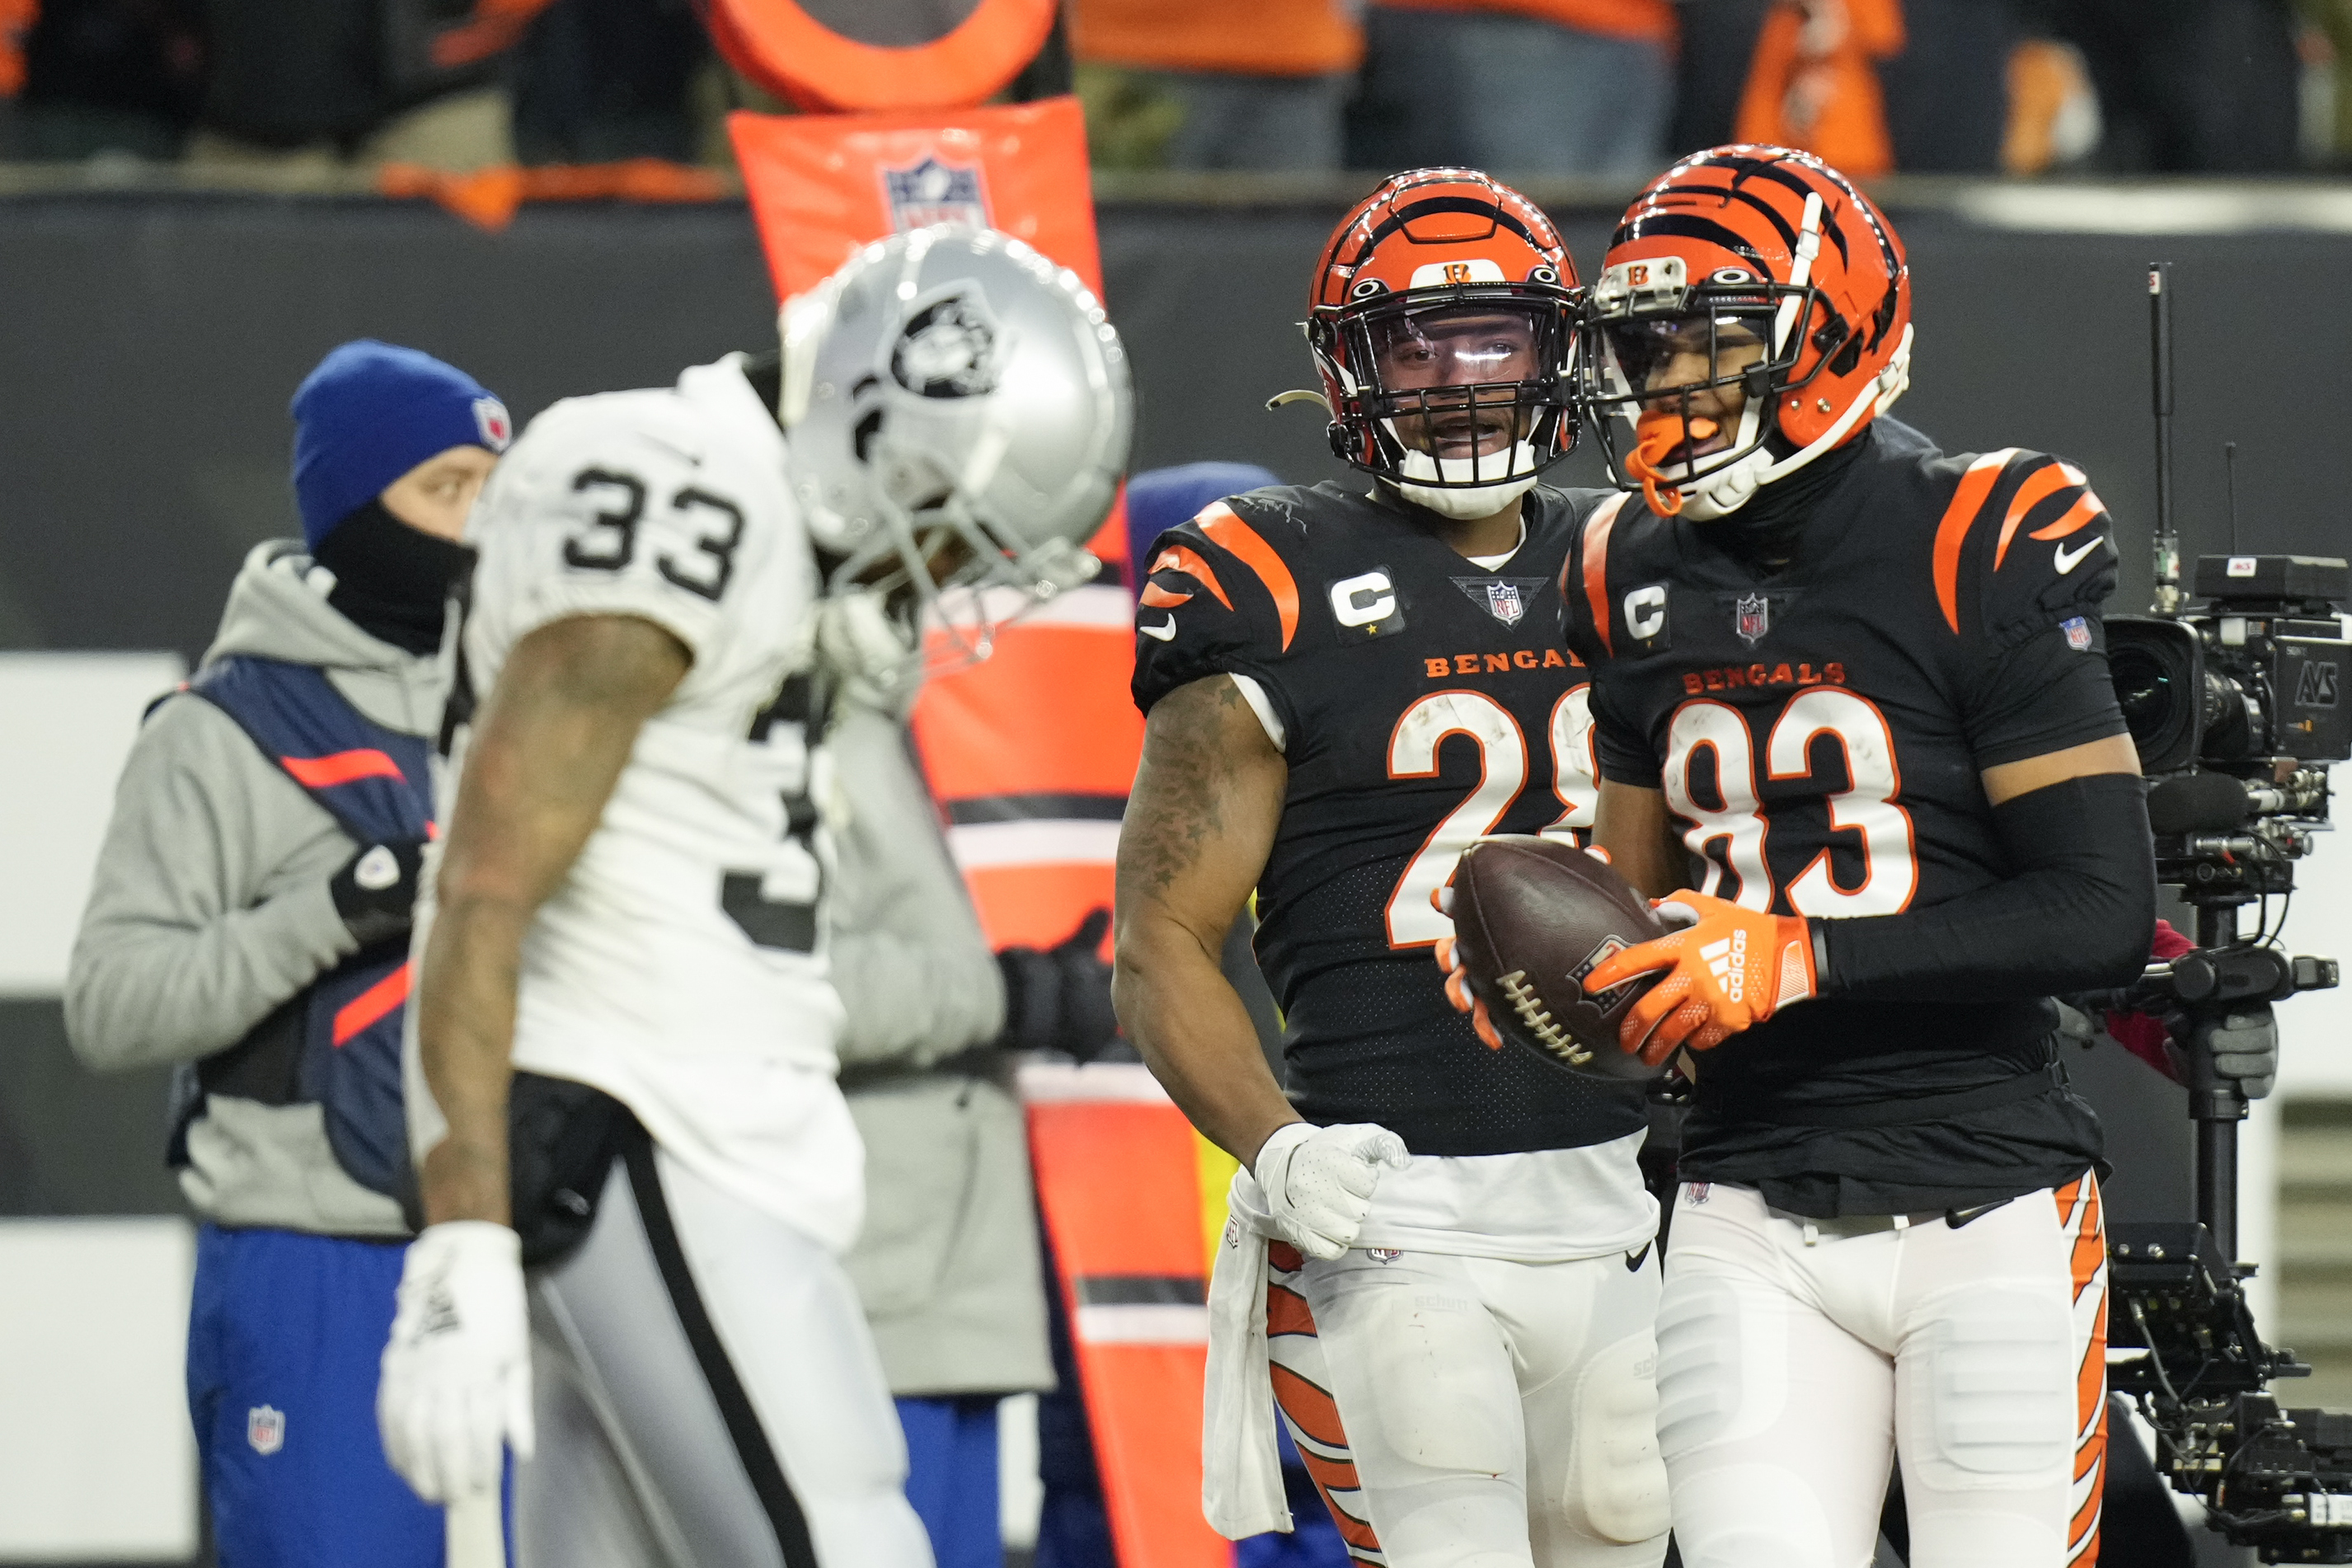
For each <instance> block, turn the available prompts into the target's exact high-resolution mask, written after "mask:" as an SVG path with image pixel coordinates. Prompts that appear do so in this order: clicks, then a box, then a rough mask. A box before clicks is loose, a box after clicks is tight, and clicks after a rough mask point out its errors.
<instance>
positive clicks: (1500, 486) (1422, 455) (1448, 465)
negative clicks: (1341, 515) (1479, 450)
mask: <svg viewBox="0 0 2352 1568" xmlns="http://www.w3.org/2000/svg"><path fill="white" fill-rule="evenodd" d="M1496 458H1502V459H1504V460H1503V462H1502V468H1503V471H1504V472H1505V473H1513V472H1516V473H1517V474H1518V475H1519V476H1520V477H1519V478H1517V479H1497V480H1496V481H1495V482H1494V483H1493V484H1484V485H1482V484H1473V483H1471V482H1470V481H1471V480H1473V479H1475V478H1476V477H1477V471H1478V470H1480V469H1488V468H1494V467H1496V463H1495V461H1494V459H1491V458H1479V459H1478V460H1477V461H1476V462H1475V463H1474V462H1473V461H1472V460H1471V459H1470V458H1435V457H1432V456H1431V455H1430V454H1428V453H1427V452H1423V451H1419V450H1415V449H1408V450H1407V451H1406V452H1405V455H1404V459H1403V461H1402V462H1401V463H1399V464H1398V465H1397V467H1398V468H1400V469H1401V470H1402V472H1403V474H1404V478H1402V479H1383V480H1382V481H1381V482H1382V483H1384V484H1386V485H1388V486H1389V487H1390V488H1391V489H1394V490H1395V491H1396V492H1397V493H1398V494H1399V495H1401V496H1402V497H1404V499H1405V500H1409V501H1411V502H1412V503H1413V504H1414V505H1415V506H1425V507H1427V508H1428V509H1429V510H1432V511H1433V512H1437V513H1439V514H1441V515H1443V516H1445V517H1450V518H1454V519H1456V520H1458V521H1469V520H1470V519H1472V518H1478V517H1492V516H1494V515H1495V513H1496V512H1498V511H1500V510H1503V509H1504V508H1505V507H1507V506H1508V505H1510V504H1511V503H1512V502H1513V501H1515V500H1518V499H1519V497H1521V496H1523V495H1525V494H1527V493H1528V491H1529V490H1531V489H1534V488H1535V483H1536V472H1535V470H1536V449H1535V447H1534V446H1533V444H1532V443H1529V442H1527V441H1515V442H1513V443H1512V444H1511V448H1510V451H1509V452H1508V453H1507V454H1505V453H1496ZM1415 479H1433V480H1435V481H1437V482H1436V483H1433V484H1415V483H1414V482H1413V481H1414V480H1415Z"/></svg>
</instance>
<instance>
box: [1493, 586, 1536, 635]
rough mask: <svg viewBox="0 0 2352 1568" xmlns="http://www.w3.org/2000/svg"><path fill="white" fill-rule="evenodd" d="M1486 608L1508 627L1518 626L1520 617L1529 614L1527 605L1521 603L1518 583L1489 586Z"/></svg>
mask: <svg viewBox="0 0 2352 1568" xmlns="http://www.w3.org/2000/svg"><path fill="white" fill-rule="evenodd" d="M1486 608H1487V610H1488V611H1489V612H1491V613H1492V614H1493V616H1494V617H1495V618H1496V620H1498V621H1500V622H1502V623H1503V624H1504V625H1505V626H1517V625H1518V624H1519V617H1520V616H1524V615H1526V614H1527V613H1528V607H1527V605H1525V604H1523V603H1521V602H1520V599H1519V585H1518V584H1517V583H1489V584H1486Z"/></svg>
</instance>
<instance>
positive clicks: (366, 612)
mask: <svg viewBox="0 0 2352 1568" xmlns="http://www.w3.org/2000/svg"><path fill="white" fill-rule="evenodd" d="M315 554H316V559H317V561H318V563H319V564H320V565H321V566H324V567H325V568H326V569H327V570H328V571H330V572H332V573H333V574H335V588H334V592H332V593H331V594H329V595H327V603H329V604H330V605H333V606H334V607H335V608H336V609H337V610H338V611H340V612H341V614H342V615H343V616H344V617H345V618H346V619H348V620H349V621H351V622H352V624H353V625H354V626H358V627H359V628H360V630H362V631H363V632H365V633H367V634H368V635H369V636H370V637H380V638H382V639H383V641H385V642H388V643H390V644H392V645H393V646H394V647H398V648H405V649H406V650H407V651H408V652H410V653H417V654H424V653H433V652H436V651H437V650H438V649H439V648H440V647H441V624H442V619H443V617H444V616H446V613H447V610H448V605H449V594H450V591H451V590H452V589H453V588H455V587H456V586H457V581H458V579H459V578H461V577H463V576H464V575H465V574H466V572H467V569H468V568H470V567H471V566H472V565H473V563H474V552H472V551H471V550H468V549H467V548H466V546H464V545H462V544H459V543H457V542H456V541H455V540H448V539H441V538H437V537H436V536H435V535H433V534H430V533H427V532H425V531H424V530H423V529H419V528H411V527H410V526H409V525H408V524H406V523H404V522H403V521H400V520H399V519H398V518H396V517H394V516H393V515H392V513H390V512H388V511H386V510H384V508H383V502H382V501H381V500H372V501H369V502H368V503H367V504H366V505H365V506H362V507H361V508H360V509H359V510H357V511H354V512H352V514H351V515H350V516H349V517H347V518H345V519H344V520H343V521H341V522H339V523H337V524H336V525H335V526H334V528H333V529H331V531H329V532H328V534H327V536H326V537H325V538H324V539H321V540H320V541H319V548H318V550H317V552H315Z"/></svg>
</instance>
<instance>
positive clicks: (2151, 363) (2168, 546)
mask: <svg viewBox="0 0 2352 1568" xmlns="http://www.w3.org/2000/svg"><path fill="white" fill-rule="evenodd" d="M2147 346H2148V374H2149V376H2150V378H2151V380H2152V381H2153V384H2154V391H2155V406H2156V604H2155V606H2154V607H2155V610H2156V613H2157V614H2158V615H2159V616H2171V615H2178V614H2179V610H2180V602H2181V598H2182V595H2181V592H2180V534H2179V531H2178V530H2176V529H2175V528H2174V527H2173V523H2172V263H2170V262H2169V261H2151V262H2149V263H2148V264H2147Z"/></svg>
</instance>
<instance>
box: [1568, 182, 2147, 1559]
mask: <svg viewBox="0 0 2352 1568" xmlns="http://www.w3.org/2000/svg"><path fill="white" fill-rule="evenodd" d="M1589 321H1590V323H1591V328H1590V331H1589V334H1588V344H1587V356H1588V357H1587V362H1586V369H1585V373H1584V374H1583V377H1582V379H1581V381H1580V387H1581V392H1580V402H1581V404H1582V405H1583V407H1584V409H1585V411H1586V413H1587V415H1588V416H1589V417H1593V418H1595V419H1597V420H1598V421H1599V422H1600V423H1601V425H1602V426H1604V428H1603V430H1602V435H1603V437H1604V439H1606V440H1607V444H1608V445H1609V447H1610V449H1611V456H1612V465H1613V468H1614V470H1615V473H1616V476H1617V478H1618V479H1619V482H1620V484H1621V485H1622V487H1623V492H1624V493H1622V494H1621V496H1620V498H1619V499H1618V500H1616V501H1614V502H1612V504H1610V505H1608V506H1605V507H1602V508H1600V509H1597V510H1594V511H1593V512H1592V513H1591V515H1590V516H1589V517H1588V518H1587V519H1586V520H1585V521H1583V523H1582V526H1581V531H1580V536H1579V538H1578V540H1577V542H1576V543H1575V544H1574V546H1573V547H1572V555H1573V559H1572V560H1571V561H1570V564H1569V567H1568V571H1567V575H1566V579H1565V600H1564V607H1565V612H1566V623H1565V624H1566V629H1567V640H1568V642H1569V646H1570V647H1571V648H1573V649H1575V650H1576V651H1577V652H1579V653H1580V655H1581V657H1582V658H1584V660H1585V661H1586V662H1587V663H1588V664H1590V665H1591V668H1592V670H1593V687H1592V714H1593V722H1594V731H1595V736H1596V739H1597V742H1598V749H1599V757H1600V771H1601V799H1600V811H1599V816H1600V821H1599V825H1598V830H1597V831H1598V838H1599V841H1600V843H1601V846H1602V847H1605V848H1606V849H1607V850H1608V851H1609V852H1610V853H1611V854H1612V856H1613V858H1614V860H1615V864H1616V866H1617V868H1619V869H1620V870H1621V871H1622V872H1624V873H1625V874H1626V875H1627V876H1628V878H1629V879H1631V880H1633V882H1634V883H1635V885H1637V886H1639V887H1642V888H1643V889H1645V890H1646V891H1649V892H1651V893H1652V894H1654V895H1668V897H1667V899H1666V904H1667V906H1668V910H1669V912H1675V910H1676V909H1677V908H1678V910H1679V912H1680V914H1681V915H1682V916H1683V917H1684V918H1685V919H1686V920H1688V921H1690V922H1691V923H1689V924H1688V925H1687V927H1686V928H1685V929H1684V930H1681V931H1677V932H1676V933H1675V935H1673V936H1671V937H1668V938H1665V939H1663V940H1660V941H1657V942H1649V943H1645V944H1643V945H1642V946H1640V947H1636V948H1633V949H1632V950H1629V951H1628V952H1623V953H1621V954H1619V955H1618V956H1617V957H1616V958H1614V959H1612V961H1610V962H1608V963H1604V964H1602V965H1601V966H1600V967H1599V968H1598V969H1597V970H1596V971H1595V973H1593V974H1592V975H1591V978H1590V980H1589V982H1588V984H1590V985H1591V987H1592V988H1594V989H1600V988H1603V987H1606V986H1608V985H1611V984H1618V983H1621V982H1622V981H1624V980H1625V979H1627V978H1629V977H1631V976H1633V975H1637V974H1642V973H1656V974H1658V975H1660V976H1661V979H1660V983H1659V984H1657V986H1656V987H1655V988H1654V990H1652V991H1651V992H1650V993H1649V994H1647V995H1646V996H1644V997H1643V999H1642V1000H1641V1001H1640V1002H1639V1003H1637V1004H1636V1005H1634V1007H1633V1009H1632V1010H1631V1013H1630V1015H1629V1017H1628V1019H1627V1022H1626V1025H1625V1039H1626V1044H1627V1047H1628V1048H1629V1049H1631V1048H1638V1049H1640V1050H1641V1051H1643V1053H1644V1055H1645V1056H1646V1057H1647V1058H1649V1059H1652V1060H1656V1059H1659V1058H1662V1057H1663V1056H1664V1055H1665V1054H1666V1053H1668V1052H1670V1051H1673V1050H1674V1049H1675V1048H1676V1047H1689V1048H1691V1049H1692V1050H1694V1051H1696V1052H1698V1053H1700V1055H1699V1056H1698V1058H1696V1063H1695V1068H1696V1080H1697V1081H1696V1104H1695V1107H1694V1110H1693V1112H1692V1115H1691V1118H1690V1121H1689V1123H1688V1127H1687V1131H1686V1138H1685V1148H1684V1152H1683V1156H1682V1168H1681V1177H1682V1182H1683V1184H1682V1186H1681V1189H1680V1193H1679V1195H1678V1200H1677V1203H1676V1205H1675V1218H1674V1229H1673V1237H1674V1244H1673V1251H1672V1255H1671V1258H1670V1259H1669V1261H1668V1265H1667V1278H1666V1284H1665V1291H1664V1300H1663V1302H1662V1306H1661V1315H1660V1330H1659V1341H1660V1359H1661V1373H1660V1378H1659V1382H1660V1394H1661V1398H1662V1401H1663V1414H1662V1418H1661V1426H1660V1432H1661V1441H1662V1445H1663V1447H1664V1453H1665V1458H1666V1463H1667V1468H1668V1471H1669V1474H1670V1476H1671V1479H1672V1495H1673V1507H1674V1522H1675V1537H1676V1540H1677V1542H1678V1543H1679V1545H1680V1548H1681V1551H1682V1554H1683V1561H1684V1563H1686V1564H1688V1565H1689V1568H1753V1565H1757V1564H1770V1565H1773V1568H1848V1565H1850V1564H1853V1563H1864V1562H1867V1561H1869V1558H1870V1555H1871V1551H1872V1542H1874V1538H1875V1536H1876V1532H1877V1521H1878V1515H1879V1505H1880V1499H1881V1496H1882V1494H1883V1492H1884V1490H1885V1484H1886V1478H1887V1472H1888V1467H1889V1465H1890V1462H1891V1461H1892V1459H1893V1458H1894V1457H1895V1455H1898V1454H1899V1456H1900V1458H1901V1463H1902V1466H1903V1483H1904V1496H1905V1499H1906V1503H1907V1505H1908V1508H1909V1511H1910V1522H1911V1543H1912V1544H1911V1553H1912V1554H1911V1563H1912V1564H1913V1568H1954V1565H1958V1564H1963V1563H1966V1564H1971V1565H1975V1564H1982V1563H2001V1564H2004V1565H2005V1568H2059V1565H2061V1564H2067V1563H2072V1564H2076V1565H2086V1564H2088V1563H2091V1562H2092V1561H2093V1560H2094V1559H2095V1556H2096V1553H2097V1550H2098V1507H2099V1501H2098V1500H2099V1496H2100V1488H2101V1482H2102V1480H2103V1479H2104V1455H2105V1428H2104V1414H2105V1402H2104V1397H2103V1394H2104V1378H2105V1356H2104V1349H2105V1346H2104V1342H2105V1243H2104V1237H2103V1235H2102V1231H2101V1227H2100V1221H2099V1199H2098V1187H2097V1183H2096V1180H2095V1175H2094V1169H2095V1166H2096V1165H2097V1163H2098V1160H2099V1155H2100V1142H2099V1129H2098V1123H2097V1121H2096V1119H2095V1117H2094V1115H2093V1114H2092V1112H2091V1110H2090V1108H2089V1107H2088V1106H2087V1105H2085V1104H2084V1102H2083V1101H2082V1100H2079V1099H2077V1098H2076V1097H2075V1096H2074V1095H2073V1094H2072V1093H2070V1092H2069V1091H2068V1090H2067V1088H2066V1084H2065V1079H2064V1076H2063V1072H2062V1071H2061V1070H2060V1068H2058V1066H2057V1064H2056V1058H2055V1048H2054V1032H2053V1031H2054V1021H2055V1019H2054V1014H2053V1009H2052V1007H2051V1005H2050V1004H2049V1002H2048V1001H2047V1000H2046V998H2047V997H2048V996H2049V995H2050V994H2052V993H2054V992H2065V991H2071V990H2074V989H2077V988H2090V987H2096V986H2105V985H2113V984H2120V983H2123V982H2125V981H2127V980H2128V979H2129V978H2130V977H2131V976H2133V975H2135V974H2137V973H2138V972H2139V969H2140V965H2141V963H2143V961H2144V959H2145V957H2146V955H2147V951H2148V938H2149V932H2150V931H2151V929H2152V927H2153V923H2154V921H2155V879H2154V869H2153V866H2152V863H2151V858H2150V848H2149V842H2148V830H2147V813H2146V809H2145V806H2144V804H2143V800H2142V794H2141V784H2140V781H2139V778H2138V761H2137V754H2136V752H2134V750H2133V747H2132V743H2131V740H2130V738H2129V736H2128V735H2127V734H2126V731H2125V727H2124V721H2123V719H2122V716H2121V714H2120V713H2119V712H2118V710H2117V709H2116V701H2115V698H2114V695H2113V692H2112V689H2111V688H2110V686H2109V684H2108V679H2107V667H2106V657H2105V639H2104V637H2103V634H2102V630H2101V623H2100V606H2101V604H2102V602H2103V601H2104V600H2105V598H2106V596H2107V595H2108V593H2109V591H2110V590H2111V589H2112V588H2113V586H2114V583H2115V563H2116V552H2115V549H2114V546H2113V544H2112V543H2111V542H2109V539H2108V529H2107V518H2106V514H2105V511H2104V510H2103V509H2102V508H2101V506H2100V504H2099V501H2098V498H2097V497H2096V496H2095V495H2094V494H2093V493H2092V491H2091V489H2090V488H2089V486H2088V484H2087V482H2086V481H2085V479H2084V476H2083V474H2082V473H2081V472H2079V471H2078V470H2076V469H2075V468H2072V467H2071V466H2069V465H2068V464H2066V463H2063V462H2062V461H2060V460H2058V459H2057V458H2050V457H2045V456H2042V455H2041V454H2039V453H2034V452H2028V451H2021V450H2019V449H2016V448H2014V447H2011V448H2006V449H2003V450H2000V451H1996V452H1990V453H1986V454H1984V455H1982V456H1974V455H1961V456H1953V457H1948V456H1946V455H1945V454H1944V453H1942V452H1940V451H1938V450H1937V448H1936V447H1934V446H1933V445H1932V444H1930V443H1929V442H1928V441H1927V438H1926V437H1922V436H1921V435H1919V434H1918V433H1917V432H1916V431H1914V430H1910V429H1907V428H1906V427H1904V426H1900V425H1897V424H1895V422H1894V421H1893V420H1891V419H1887V418H1885V417H1881V416H1883V415H1884V414H1885V410H1886V408H1887V406H1888V405H1890V404H1892V403H1893V402H1894V400H1895V397H1896V396H1897V395H1900V394H1901V392H1902V391H1903V389H1904V387H1905V386H1906V384H1907V382H1908V375H1909V360H1910V347H1911V325H1910V294H1909V280H1908V275H1907V271H1906V267H1905V264H1904V260H1903V254H1902V249H1901V247H1900V244H1899V242H1898V241H1897V239H1896V237H1895V233H1894V230H1893V229H1892V228H1891V227H1890V226H1889V225H1888V224H1887V221H1886V219H1885V216H1883V215H1882V214H1881V213H1879V212H1878V211H1877V209H1876V208H1874V206H1873V205H1871V204H1870V202H1869V201H1868V200H1866V199H1865V198H1864V196H1862V195H1860V194H1859V193H1858V192H1856V191H1855V190H1854V188H1853V186H1852V185H1851V184H1848V183H1847V182H1846V181H1845V180H1844V179H1843V177H1841V176H1840V175H1838V174H1836V173H1835V172H1834V171H1833V170H1831V169H1829V168H1828V167H1826V166H1825V165H1823V164H1822V163H1820V162H1819V161H1818V160H1816V159H1814V158H1812V157H1811V156H1810V155H1809V154H1806V153H1792V152H1789V151H1787V150H1785V149H1780V148H1770V147H1754V146H1735V147H1724V148H1717V149H1716V150H1714V151H1712V152H1708V153H1700V154H1697V155H1696V156H1694V157H1692V158H1688V159H1685V161H1684V162H1683V163H1679V164H1677V165H1676V166H1675V168H1674V169H1672V170H1670V171H1668V172H1667V173H1666V174H1664V175H1663V176H1661V177H1660V178H1659V179H1658V180H1657V181H1656V182H1654V184H1652V185H1651V186H1650V188H1649V189H1648V191H1647V192H1645V193H1644V194H1643V196H1642V197H1641V198H1640V199H1639V200H1638V201H1637V202H1636V203H1635V204H1634V205H1633V207H1632V208H1631V209H1630V210H1629V211H1628V212H1627V213H1626V215H1625V217H1624V220H1623V222H1622V226H1620V227H1619V228H1618V230H1617V232H1616V235H1615V237H1614V239H1613V241H1612V245H1611V247H1610V250H1609V252H1608V255H1607V258H1606V260H1605V263H1604V268H1603V271H1602V274H1601V278H1600V279H1598V281H1597V282H1596V283H1595V285H1594V289H1593V293H1592V299H1591V309H1590V315H1589ZM1612 417H1614V418H1621V419H1623V420H1626V421H1628V422H1630V423H1631V425H1632V426H1633V434H1632V436H1631V437H1630V438H1625V439H1619V438H1617V437H1616V435H1615V433H1614V432H1612V431H1611V430H1609V429H1607V428H1606V426H1607V423H1608V421H1609V419H1611V418H1612ZM1695 875H1696V877H1697V879H1698V881H1697V885H1696V888H1695V889H1694V888H1693V887H1692V886H1691V885H1690V882H1691V879H1692V877H1693V876H1695Z"/></svg>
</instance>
